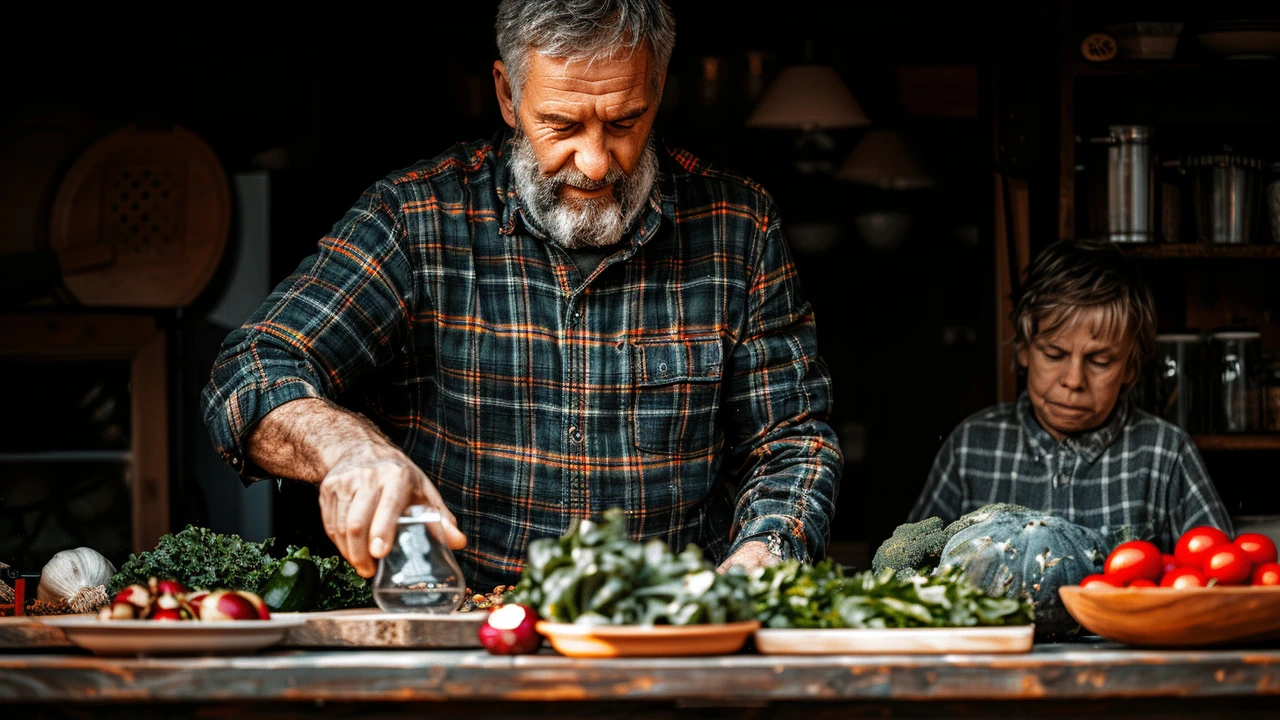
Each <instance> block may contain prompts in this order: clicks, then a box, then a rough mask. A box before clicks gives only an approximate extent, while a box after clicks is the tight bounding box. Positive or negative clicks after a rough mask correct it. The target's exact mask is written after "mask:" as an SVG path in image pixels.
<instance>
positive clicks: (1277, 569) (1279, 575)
mask: <svg viewBox="0 0 1280 720" xmlns="http://www.w3.org/2000/svg"><path fill="white" fill-rule="evenodd" d="M1250 583H1251V584H1253V585H1280V563H1273V562H1269V563H1262V564H1261V565H1258V566H1257V567H1255V568H1254V569H1253V577H1252V578H1251V580H1250Z"/></svg>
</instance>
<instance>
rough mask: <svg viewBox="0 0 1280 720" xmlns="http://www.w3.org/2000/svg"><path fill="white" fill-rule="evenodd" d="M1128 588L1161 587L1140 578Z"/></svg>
mask: <svg viewBox="0 0 1280 720" xmlns="http://www.w3.org/2000/svg"><path fill="white" fill-rule="evenodd" d="M1126 587H1159V585H1156V584H1155V583H1153V582H1151V581H1150V580H1148V579H1146V578H1138V579H1137V580H1134V581H1133V582H1131V583H1129V584H1128V585H1127V586H1126Z"/></svg>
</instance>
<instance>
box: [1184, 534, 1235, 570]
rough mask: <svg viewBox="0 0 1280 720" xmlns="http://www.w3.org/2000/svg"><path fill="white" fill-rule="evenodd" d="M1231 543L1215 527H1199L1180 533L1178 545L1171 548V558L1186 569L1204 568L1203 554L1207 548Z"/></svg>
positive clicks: (1229, 539)
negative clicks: (1174, 558) (1175, 559)
mask: <svg viewBox="0 0 1280 720" xmlns="http://www.w3.org/2000/svg"><path fill="white" fill-rule="evenodd" d="M1225 542H1231V538H1229V537H1227V534H1226V533H1224V532H1222V531H1221V530H1219V529H1218V528H1216V527H1210V526H1208V525H1200V526H1199V527H1193V528H1191V529H1190V530H1188V531H1186V532H1184V533H1182V537H1180V538H1178V544H1177V546H1176V547H1174V548H1173V556H1174V557H1176V558H1177V559H1178V564H1179V565H1186V566H1187V567H1197V568H1198V567H1204V554H1205V553H1206V552H1208V551H1209V548H1211V547H1213V546H1214V545H1218V544H1220V543H1225Z"/></svg>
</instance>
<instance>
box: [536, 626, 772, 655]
mask: <svg viewBox="0 0 1280 720" xmlns="http://www.w3.org/2000/svg"><path fill="white" fill-rule="evenodd" d="M759 627H760V623H758V622H756V621H754V620H752V621H751V622H738V623H721V624H717V625H682V626H676V625H627V626H619V625H601V626H595V627H591V626H585V625H573V624H570V623H549V622H546V621H545V620H544V621H539V622H538V625H537V629H538V632H540V633H542V634H543V635H545V636H546V637H547V640H548V641H549V642H550V643H551V647H553V648H555V649H556V652H558V653H560V654H561V655H568V656H569V657H582V658H609V657H654V656H672V655H728V654H730V653H735V652H738V651H739V650H741V649H742V646H743V645H745V644H746V642H747V638H749V637H751V633H753V632H755V631H756V630H757V629H759Z"/></svg>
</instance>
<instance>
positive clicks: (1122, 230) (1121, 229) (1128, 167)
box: [1095, 125, 1156, 243]
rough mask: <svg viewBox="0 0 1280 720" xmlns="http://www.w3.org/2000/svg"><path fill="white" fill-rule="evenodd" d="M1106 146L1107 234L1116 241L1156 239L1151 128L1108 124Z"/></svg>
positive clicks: (1102, 139) (1098, 140)
mask: <svg viewBox="0 0 1280 720" xmlns="http://www.w3.org/2000/svg"><path fill="white" fill-rule="evenodd" d="M1107 131H1108V136H1107V137H1106V138H1097V139H1096V140H1095V142H1101V143H1105V144H1106V145H1108V147H1107V237H1108V238H1109V239H1110V240H1111V242H1117V243H1147V242H1153V241H1154V240H1155V239H1156V228H1155V186H1156V184H1155V176H1154V173H1153V171H1152V155H1151V127H1150V126H1147V125H1112V126H1110V127H1108V128H1107Z"/></svg>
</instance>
